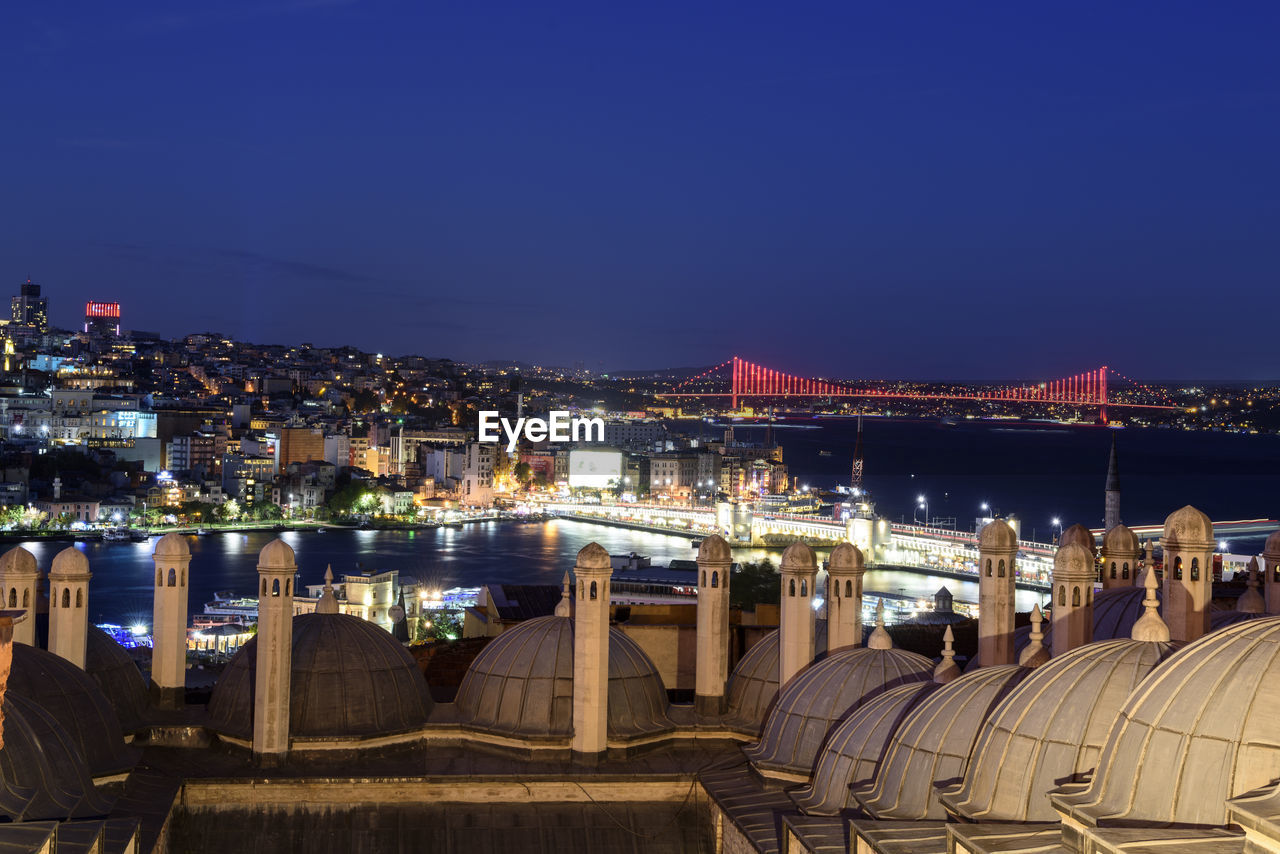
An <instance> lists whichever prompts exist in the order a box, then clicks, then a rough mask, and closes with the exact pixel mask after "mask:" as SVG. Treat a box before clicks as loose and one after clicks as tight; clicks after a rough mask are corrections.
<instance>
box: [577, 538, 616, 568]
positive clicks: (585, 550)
mask: <svg viewBox="0 0 1280 854" xmlns="http://www.w3.org/2000/svg"><path fill="white" fill-rule="evenodd" d="M577 567H578V569H612V568H613V564H612V563H611V562H610V561H609V553H608V552H607V551H605V550H604V546H602V545H600V544H599V543H587V544H586V545H585V546H583V547H582V550H581V551H579V552H578V561H577Z"/></svg>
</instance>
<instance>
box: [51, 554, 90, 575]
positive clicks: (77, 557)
mask: <svg viewBox="0 0 1280 854" xmlns="http://www.w3.org/2000/svg"><path fill="white" fill-rule="evenodd" d="M88 574H89V559H88V558H87V557H85V556H84V552H82V551H80V550H79V549H78V548H76V547H75V546H68V547H67V548H65V549H63V550H62V551H60V552H58V553H57V554H56V555H54V556H53V565H52V566H51V567H50V568H49V577H50V578H51V579H59V578H81V577H84V576H87V575H88Z"/></svg>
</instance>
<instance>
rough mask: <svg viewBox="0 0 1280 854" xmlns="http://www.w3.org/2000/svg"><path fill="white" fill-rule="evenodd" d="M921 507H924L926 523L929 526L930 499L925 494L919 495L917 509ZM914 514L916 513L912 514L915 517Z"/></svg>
mask: <svg viewBox="0 0 1280 854" xmlns="http://www.w3.org/2000/svg"><path fill="white" fill-rule="evenodd" d="M921 507H923V508H924V524H925V526H926V527H927V526H928V524H929V499H927V498H925V497H924V496H923V495H917V496H916V509H917V510H919V509H920V508H921ZM914 515H915V514H914V513H913V514H912V516H913V517H914Z"/></svg>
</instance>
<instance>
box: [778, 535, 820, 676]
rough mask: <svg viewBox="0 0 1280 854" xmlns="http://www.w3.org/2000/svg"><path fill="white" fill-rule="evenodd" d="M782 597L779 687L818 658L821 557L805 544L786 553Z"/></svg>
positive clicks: (783, 566)
mask: <svg viewBox="0 0 1280 854" xmlns="http://www.w3.org/2000/svg"><path fill="white" fill-rule="evenodd" d="M781 576H782V598H781V599H780V600H779V603H780V607H779V609H778V619H779V623H780V625H779V626H778V685H779V686H784V685H786V684H787V683H788V682H789V681H791V677H793V676H795V675H796V674H797V673H799V672H800V671H801V670H803V669H804V668H806V667H808V666H809V664H810V663H811V662H812V661H813V657H814V652H815V651H814V633H815V621H816V620H817V617H816V615H815V614H814V613H813V593H814V591H813V585H814V583H815V582H816V581H817V580H818V558H817V556H816V555H815V554H814V553H813V549H811V548H809V547H808V546H807V545H805V544H804V543H792V544H791V545H789V546H787V550H786V551H785V552H783V553H782V572H781Z"/></svg>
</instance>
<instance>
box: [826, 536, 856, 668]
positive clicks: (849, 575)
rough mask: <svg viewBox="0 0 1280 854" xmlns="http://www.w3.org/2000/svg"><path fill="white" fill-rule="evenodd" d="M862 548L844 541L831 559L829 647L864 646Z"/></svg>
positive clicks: (828, 619) (828, 609) (828, 602)
mask: <svg viewBox="0 0 1280 854" xmlns="http://www.w3.org/2000/svg"><path fill="white" fill-rule="evenodd" d="M864 571H865V570H864V569H863V560H862V550H861V549H859V548H858V547H857V546H855V545H854V544H853V543H841V544H840V545H838V546H836V547H835V548H834V549H832V550H831V559H830V560H828V561H827V649H828V650H836V649H843V648H844V647H847V646H862V575H863V572H864Z"/></svg>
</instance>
